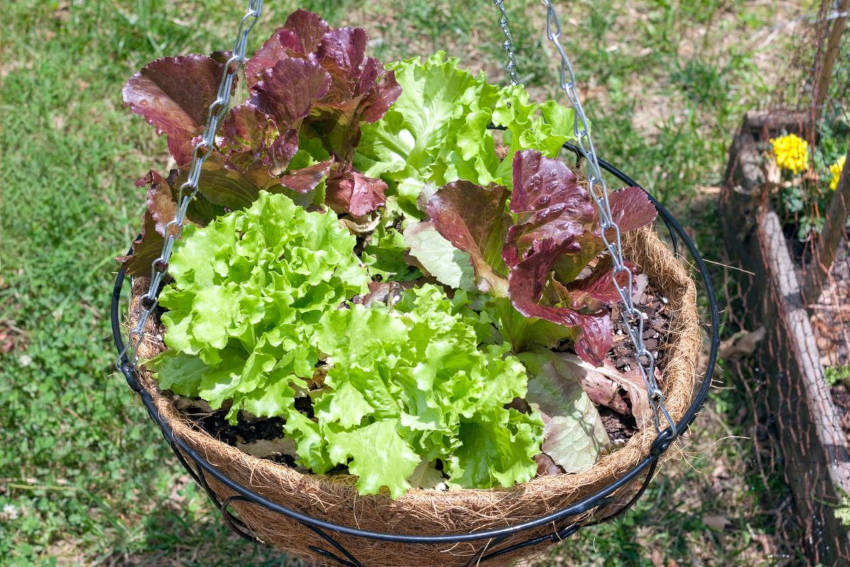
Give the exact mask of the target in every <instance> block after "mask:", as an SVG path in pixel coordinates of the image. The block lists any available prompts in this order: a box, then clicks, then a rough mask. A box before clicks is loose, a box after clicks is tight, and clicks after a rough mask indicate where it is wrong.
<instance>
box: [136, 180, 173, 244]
mask: <svg viewBox="0 0 850 567" xmlns="http://www.w3.org/2000/svg"><path fill="white" fill-rule="evenodd" d="M145 185H147V186H148V191H147V195H146V196H145V204H146V206H147V210H148V212H150V214H151V217H152V218H153V220H154V223H155V228H156V231H157V232H158V233H159V234H160V235H162V236H165V227H166V225H167V224H168V223H170V222H171V221H172V220H174V215H175V214H176V213H177V202H176V201H175V199H174V192H173V189H172V187H171V185H170V184H169V183H168V181H167V180H166V179H165V178H164V177H162V176H161V175H160V174H158V173H157V172H155V171H154V170H150V171H148V174H147V175H145V176H144V177H142V178H141V179H139V180H137V181H136V187H144V186H145Z"/></svg>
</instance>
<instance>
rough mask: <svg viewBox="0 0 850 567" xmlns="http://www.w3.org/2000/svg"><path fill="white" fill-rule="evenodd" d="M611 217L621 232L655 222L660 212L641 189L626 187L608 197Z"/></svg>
mask: <svg viewBox="0 0 850 567" xmlns="http://www.w3.org/2000/svg"><path fill="white" fill-rule="evenodd" d="M608 204H609V205H610V206H611V217H612V218H613V220H614V222H615V223H617V226H619V227H620V232H627V231H629V230H636V229H638V228H640V227H642V226H646V225H648V224H649V223H651V222H652V221H654V220H655V217H656V215H657V214H658V211H657V210H656V209H655V205H653V204H652V202H651V201H650V200H649V197H647V195H646V193H645V192H644V191H643V189H641V188H640V187H625V188H623V189H620V190H619V191H614V192H613V193H611V194H610V195H608Z"/></svg>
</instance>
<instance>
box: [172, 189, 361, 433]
mask: <svg viewBox="0 0 850 567" xmlns="http://www.w3.org/2000/svg"><path fill="white" fill-rule="evenodd" d="M354 244H355V241H354V237H353V236H350V235H349V234H348V233H347V231H345V229H343V228H342V227H340V226H339V224H338V222H337V221H336V218H335V217H334V216H332V215H324V214H319V213H308V212H307V211H305V210H304V209H302V208H300V207H298V206H296V205H295V204H294V203H292V202H291V201H290V200H289V199H288V198H287V197H285V196H283V195H271V194H268V193H265V192H262V193H260V197H259V198H258V199H257V201H256V202H255V203H254V204H253V205H252V206H251V207H250V208H247V209H245V210H244V211H240V212H234V213H231V214H229V215H225V216H222V217H220V218H218V219H216V220H215V221H214V222H212V223H210V224H209V225H208V226H206V227H204V228H198V227H195V226H187V227H186V231H185V233H184V238H183V239H182V240H181V241H179V242H178V244H177V246H176V247H175V254H174V256H173V258H172V262H171V267H170V273H171V275H172V276H173V277H174V279H175V284H174V285H171V286H168V287H167V288H166V289H165V290H164V291H163V293H162V296H161V298H160V304H161V305H163V306H164V307H166V308H168V309H169V311H168V312H167V313H165V314H164V315H163V322H164V324H165V325H166V328H167V329H168V332H167V333H166V339H165V340H166V344H167V345H168V346H169V347H170V348H171V349H173V350H175V351H177V352H182V353H185V354H188V355H196V356H197V357H198V358H199V359H200V360H202V361H203V362H204V363H205V364H207V365H208V366H209V369H208V372H206V374H205V376H204V378H203V379H202V380H201V381H200V383H199V384H198V385H196V388H197V389H196V390H194V391H193V390H192V389H191V388H190V389H184V390H181V393H183V394H184V395H196V396H197V395H200V396H202V397H204V399H206V400H207V401H208V402H210V404H211V405H212V406H213V407H216V408H217V407H221V405H222V404H223V403H224V402H225V401H227V400H231V401H232V402H233V405H232V408H231V410H230V412H229V414H228V415H229V418H230V419H231V420H235V419H236V415H237V413H238V411H239V410H240V409H243V408H244V409H249V408H250V410H251V411H252V413H256V415H281V413H282V414H283V415H286V414H287V412H289V411H294V405H293V403H292V400H291V399H289V400H288V401H287V399H288V398H287V396H289V397H290V398H291V397H292V395H294V391H295V390H294V389H292V388H291V387H290V386H289V384H290V383H292V384H294V385H299V384H303V383H304V381H305V380H306V379H309V378H310V377H311V376H312V374H313V369H314V366H315V364H316V363H317V362H318V360H319V353H318V351H317V349H316V347H315V345H312V344H310V341H309V340H308V337H309V335H310V333H311V331H310V327H309V325H308V324H307V323H308V322H310V321H316V320H318V318H319V317H320V316H321V314H322V313H324V312H325V311H326V310H332V309H336V308H337V307H338V306H339V304H340V303H341V302H342V301H344V300H345V299H346V298H348V297H350V296H352V295H354V294H356V293H362V292H363V291H365V290H366V284H367V282H368V281H369V277H368V275H367V273H366V270H365V268H364V267H362V266H361V265H360V264H359V262H358V261H357V258H356V256H354V255H353V254H352V249H353V247H354ZM169 368H170V367H169V366H164V367H158V368H157V370H158V372H159V374H160V375H161V376H162V375H163V373H165V375H166V378H165V379H166V380H169V379H170V378H167V374H168V372H169ZM173 380H174V381H179V377H174V378H173ZM274 384H276V386H274V387H272V386H273V385H274ZM186 387H187V388H188V387H189V386H188V385H187V386H186ZM281 388H282V389H281ZM287 388H289V389H287ZM286 403H289V407H288V409H287V408H285V407H284V406H285V404H286Z"/></svg>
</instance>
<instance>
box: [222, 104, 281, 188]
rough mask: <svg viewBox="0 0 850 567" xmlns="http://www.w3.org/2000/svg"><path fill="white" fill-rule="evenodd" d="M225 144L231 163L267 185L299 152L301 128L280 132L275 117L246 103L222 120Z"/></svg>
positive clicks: (257, 182) (224, 147) (223, 145)
mask: <svg viewBox="0 0 850 567" xmlns="http://www.w3.org/2000/svg"><path fill="white" fill-rule="evenodd" d="M221 130H222V143H221V147H222V149H223V150H224V151H225V152H226V158H225V161H226V163H227V165H229V166H231V167H233V168H235V169H237V170H239V171H241V172H242V173H244V174H246V175H247V176H249V177H251V178H252V179H253V180H254V182H255V183H256V184H258V185H261V186H265V185H268V182H266V181H265V178H268V177H269V176H270V175H271V176H276V175H280V174H281V173H282V172H283V171H285V170H286V166H287V165H289V161H290V160H291V159H292V156H294V155H295V153H296V152H297V151H298V131H297V130H294V129H290V130H287V131H285V132H284V134H282V135H281V134H279V131H278V129H277V126H276V125H275V122H274V120H273V119H272V117H271V116H269V115H267V114H265V113H264V112H262V111H260V110H258V109H257V108H256V107H254V105H252V104H251V103H244V104H241V105H239V106H237V107H235V108H234V109H233V110H231V111H230V113H228V115H227V117H226V118H225V120H224V122H223V123H222V128H221Z"/></svg>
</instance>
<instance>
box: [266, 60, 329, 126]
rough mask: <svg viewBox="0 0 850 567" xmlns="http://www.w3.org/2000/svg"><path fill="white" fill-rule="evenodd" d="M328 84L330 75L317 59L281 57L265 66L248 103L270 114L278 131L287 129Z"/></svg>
mask: <svg viewBox="0 0 850 567" xmlns="http://www.w3.org/2000/svg"><path fill="white" fill-rule="evenodd" d="M330 85H331V77H330V75H328V73H327V72H326V71H325V70H324V69H322V67H321V65H319V64H318V63H315V62H313V61H307V60H305V59H292V58H290V59H284V60H282V61H279V62H278V63H277V64H276V65H275V66H274V67H272V68H271V69H267V70H266V71H265V73H263V80H262V81H260V82H259V83H257V84H256V85H254V96H253V97H252V98H251V104H253V105H254V106H256V107H257V108H258V109H259V110H260V111H261V112H264V113H266V114H268V115H270V116H271V117H273V118H274V120H275V123H276V124H277V127H278V129H279V130H280V131H286V130H288V129H289V128H297V127H298V126H299V124H300V120H302V119H303V118H304V117H306V116H307V115H308V114H310V109H311V108H312V107H313V105H314V104H315V103H316V101H318V100H319V99H321V98H322V97H324V96H325V95H326V94H327V92H328V89H329V88H330Z"/></svg>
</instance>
